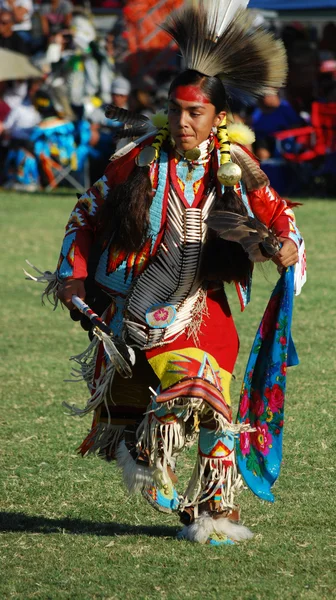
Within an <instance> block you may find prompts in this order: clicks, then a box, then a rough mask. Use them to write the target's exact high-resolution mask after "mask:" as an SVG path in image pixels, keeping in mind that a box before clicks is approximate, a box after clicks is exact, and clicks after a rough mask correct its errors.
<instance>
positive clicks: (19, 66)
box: [0, 48, 42, 81]
mask: <svg viewBox="0 0 336 600" xmlns="http://www.w3.org/2000/svg"><path fill="white" fill-rule="evenodd" d="M38 77H42V73H41V71H39V69H37V68H36V67H34V65H33V64H32V63H31V62H30V60H29V59H28V58H27V57H26V56H24V54H19V52H12V50H6V49H5V48H0V81H11V80H13V79H14V80H15V79H35V78H38Z"/></svg>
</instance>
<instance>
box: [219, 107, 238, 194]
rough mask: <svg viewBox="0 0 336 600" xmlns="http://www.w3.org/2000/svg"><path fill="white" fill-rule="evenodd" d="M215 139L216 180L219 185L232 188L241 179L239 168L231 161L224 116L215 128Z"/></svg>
mask: <svg viewBox="0 0 336 600" xmlns="http://www.w3.org/2000/svg"><path fill="white" fill-rule="evenodd" d="M217 139H218V141H219V152H220V166H219V169H218V171H217V179H218V181H219V183H220V184H221V185H224V186H229V187H233V186H234V185H236V183H238V181H240V179H241V177H242V172H241V168H240V167H239V166H238V165H237V164H236V163H234V162H232V161H231V156H230V141H229V136H228V133H227V127H226V116H225V117H224V119H223V120H222V122H221V124H220V125H219V127H218V128H217Z"/></svg>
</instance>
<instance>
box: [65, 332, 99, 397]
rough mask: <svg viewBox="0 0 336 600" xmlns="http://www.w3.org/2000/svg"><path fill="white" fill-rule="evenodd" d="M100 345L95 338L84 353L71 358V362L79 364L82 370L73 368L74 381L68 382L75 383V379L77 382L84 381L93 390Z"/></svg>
mask: <svg viewBox="0 0 336 600" xmlns="http://www.w3.org/2000/svg"><path fill="white" fill-rule="evenodd" d="M99 343H100V342H99V340H98V338H97V337H94V338H93V340H92V342H90V344H89V345H88V347H87V348H86V349H85V350H84V352H81V353H80V354H76V355H75V356H71V357H70V359H69V360H70V361H74V362H75V363H77V364H78V365H79V367H80V368H79V369H75V368H73V369H72V370H71V377H72V379H71V380H66V381H73V380H74V379H75V380H77V381H83V380H84V381H86V383H87V384H88V387H89V389H92V381H93V378H94V374H95V370H96V360H97V353H98V349H99Z"/></svg>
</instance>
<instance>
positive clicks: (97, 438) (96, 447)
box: [85, 423, 126, 456]
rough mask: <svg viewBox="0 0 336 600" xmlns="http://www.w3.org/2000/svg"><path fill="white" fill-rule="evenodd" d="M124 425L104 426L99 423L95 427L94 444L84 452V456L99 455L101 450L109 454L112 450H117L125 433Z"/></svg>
mask: <svg viewBox="0 0 336 600" xmlns="http://www.w3.org/2000/svg"><path fill="white" fill-rule="evenodd" d="M125 427H126V426H125V425H106V424H105V423H99V424H98V425H96V427H95V432H94V443H93V445H92V446H91V448H89V450H88V451H87V452H86V454H85V456H87V455H89V454H97V453H98V454H99V452H101V451H103V450H107V452H108V453H111V452H112V450H113V448H115V449H116V448H117V446H118V445H119V443H120V441H121V439H122V437H123V435H124V431H125Z"/></svg>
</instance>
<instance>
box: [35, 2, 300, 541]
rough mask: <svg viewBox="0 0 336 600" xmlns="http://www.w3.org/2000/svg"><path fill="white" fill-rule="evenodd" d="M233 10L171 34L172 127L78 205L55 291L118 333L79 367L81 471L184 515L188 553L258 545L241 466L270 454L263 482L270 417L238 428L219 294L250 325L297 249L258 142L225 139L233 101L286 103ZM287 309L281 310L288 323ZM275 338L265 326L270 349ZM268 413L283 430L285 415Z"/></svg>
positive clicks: (199, 6) (279, 77)
mask: <svg viewBox="0 0 336 600" xmlns="http://www.w3.org/2000/svg"><path fill="white" fill-rule="evenodd" d="M239 4H241V3H239ZM227 6H228V7H231V8H232V2H229V3H226V2H220V3H218V2H217V1H214V2H213V3H212V2H203V1H201V0H200V1H199V2H198V3H195V2H191V3H187V7H185V8H182V9H180V10H178V11H176V12H175V13H173V14H172V15H171V16H170V17H169V19H168V21H167V22H166V23H165V24H164V29H165V30H166V31H168V33H169V34H170V35H171V36H172V37H173V38H174V39H175V41H176V42H177V44H178V45H179V48H180V50H181V52H182V55H183V58H184V63H185V65H186V70H185V71H183V72H182V73H180V74H179V75H178V76H177V77H176V79H175V80H174V81H173V83H172V84H171V87H170V90H169V105H168V115H167V117H166V116H165V115H163V117H162V118H163V122H162V123H161V125H160V124H159V123H158V121H157V120H155V124H156V127H157V130H156V132H155V133H154V134H153V132H150V133H148V134H146V133H145V134H144V135H142V136H141V137H140V138H138V140H137V141H135V142H133V143H131V144H129V145H128V146H127V147H126V148H123V149H122V150H120V151H119V152H118V153H117V154H115V155H114V156H113V157H112V158H111V161H110V163H109V164H108V166H107V168H106V170H105V173H104V175H103V176H102V177H101V179H99V180H98V181H97V182H96V183H95V184H94V185H93V186H92V187H91V188H90V189H89V190H88V192H87V193H85V194H83V195H82V196H81V197H80V198H79V200H78V203H77V205H76V207H75V209H74V210H73V212H72V213H71V216H70V219H69V222H68V224H67V227H66V235H65V238H64V242H63V246H62V250H61V254H60V259H59V263H58V266H57V271H56V274H55V275H49V276H47V278H48V280H49V285H48V288H47V290H46V291H47V294H53V295H54V298H55V300H56V302H57V299H60V300H61V301H62V303H63V304H64V305H65V306H67V308H69V309H70V310H71V311H72V314H76V313H74V309H75V306H81V303H80V300H82V301H83V300H85V302H87V304H88V305H90V306H91V308H93V310H94V311H95V312H96V313H98V314H99V315H101V316H102V318H103V320H104V322H105V323H106V324H107V325H108V326H109V327H110V328H111V330H112V331H113V336H114V337H113V340H114V342H115V344H113V343H111V344H110V346H108V344H107V341H106V334H104V335H105V338H104V337H103V334H102V333H101V331H99V329H97V328H95V329H94V330H93V332H92V331H91V339H92V342H91V344H90V346H89V348H88V350H87V352H85V353H83V354H82V355H81V356H79V357H77V358H76V360H77V362H78V363H79V364H80V365H81V372H82V375H83V377H84V379H85V380H86V381H87V383H88V386H89V389H90V392H91V396H90V398H89V400H88V402H87V406H86V407H85V408H84V409H79V408H76V407H73V406H72V407H71V408H72V410H73V411H74V412H75V413H76V414H79V415H84V414H86V413H89V412H92V411H93V414H94V416H93V423H92V429H91V431H90V433H89V435H88V436H87V437H86V439H85V440H84V441H83V443H82V444H81V446H80V451H81V453H82V455H83V456H84V455H87V454H90V453H92V452H94V453H97V454H98V455H100V456H102V457H104V458H106V459H107V460H111V459H117V462H118V465H119V467H120V468H121V470H122V473H123V477H124V481H125V483H126V485H127V487H128V489H129V491H130V492H141V493H142V494H143V496H144V497H145V498H146V499H147V500H148V501H149V502H150V504H152V505H153V506H154V507H155V508H157V509H158V510H160V511H162V512H166V513H169V512H174V511H176V512H177V513H178V514H179V516H180V519H181V522H182V524H183V525H184V527H183V529H182V532H181V534H180V537H183V538H185V539H188V540H191V541H197V542H201V543H209V544H214V545H218V544H225V543H234V542H235V541H240V540H243V539H248V538H250V537H252V533H251V531H250V530H249V529H248V528H247V527H245V526H244V525H242V524H241V523H239V519H240V515H239V507H238V505H237V494H238V493H239V491H240V489H241V487H242V477H241V474H240V472H239V469H238V467H237V457H238V458H239V456H240V459H241V460H240V463H241V464H242V465H243V459H244V457H245V458H246V455H247V451H246V448H247V445H248V444H249V443H250V442H251V447H252V446H253V448H254V449H255V453H256V452H257V451H258V450H261V451H262V450H265V452H264V455H263V456H264V458H262V456H261V459H260V461H259V462H258V465H259V467H258V468H259V470H260V469H261V465H262V466H263V467H265V468H266V467H267V464H266V460H265V454H266V452H267V449H268V450H269V447H270V445H271V444H270V443H269V441H270V439H271V438H270V436H271V434H270V433H269V430H267V432H268V433H267V432H266V428H265V427H266V426H264V423H263V421H262V413H265V415H266V414H269V413H267V409H268V408H269V406H268V405H267V406H266V404H265V406H264V405H263V408H264V410H263V411H262V412H260V411H259V412H255V413H253V414H254V415H255V417H256V418H253V416H252V413H251V416H250V417H249V418H247V417H246V415H247V414H248V410H247V406H246V394H245V396H244V397H243V399H242V401H241V405H240V413H239V415H240V417H239V419H238V422H236V423H235V422H233V419H232V410H231V403H230V391H229V387H230V379H231V375H232V371H233V368H234V365H235V361H236V358H237V353H238V345H239V343H238V336H237V332H236V329H235V325H234V322H233V319H232V316H231V312H230V308H229V306H228V302H227V298H226V295H225V291H224V287H223V282H227V283H234V284H235V285H236V288H237V292H238V296H239V299H240V302H241V306H242V309H243V308H244V307H245V305H246V304H247V302H248V300H249V290H250V283H251V274H252V268H253V262H254V261H257V260H265V259H267V258H270V257H271V256H273V260H274V262H275V263H276V264H277V265H278V268H279V269H280V270H283V276H282V279H281V281H283V282H285V277H286V275H285V274H286V273H289V272H290V269H291V266H292V265H294V264H295V263H296V262H297V260H298V249H299V247H300V244H301V236H300V234H299V232H298V230H297V228H296V225H295V219H294V215H293V212H292V210H291V209H290V208H289V207H288V205H287V204H286V202H285V201H284V200H283V199H281V198H280V197H279V196H278V194H277V193H276V192H275V191H274V190H273V189H272V188H271V187H270V186H269V182H268V179H267V177H266V176H265V174H264V173H263V172H262V171H261V169H260V167H259V164H258V162H257V161H256V159H255V158H254V157H253V156H252V155H251V154H250V153H249V152H248V151H247V150H245V149H244V145H243V144H244V143H251V132H250V131H249V130H247V129H246V128H244V126H238V128H237V126H232V127H227V125H226V114H227V111H228V104H229V103H228V91H227V90H228V89H229V87H230V86H231V87H232V86H233V87H234V88H235V89H236V90H238V91H239V92H241V93H246V94H250V95H254V96H256V95H258V94H262V93H264V90H265V89H266V88H267V87H270V86H272V87H279V86H280V85H281V84H282V83H283V81H284V79H285V75H286V60H285V52H284V50H283V48H282V46H281V44H280V43H279V41H276V40H274V39H273V37H272V35H271V34H269V33H267V32H265V31H263V30H260V29H253V28H251V23H250V21H249V17H248V15H247V11H246V10H242V9H239V10H237V6H236V7H235V8H236V12H235V11H233V12H232V10H231V11H230V10H229V9H227V10H226V7H227ZM110 112H112V113H113V114H114V115H115V117H116V118H118V119H119V120H120V119H124V121H125V124H126V127H127V129H126V131H127V136H129V135H130V129H129V126H130V124H131V125H132V126H133V129H132V132H133V133H134V134H135V133H138V134H139V133H142V132H144V131H145V129H146V124H144V117H142V116H140V117H139V118H140V121H137V120H136V116H135V115H130V114H129V113H128V112H127V111H121V110H120V109H119V110H117V109H113V108H112V109H111V111H110ZM125 135H126V133H125ZM244 140H245V141H244ZM230 215H231V216H230ZM208 224H209V225H211V226H210V227H208ZM271 230H272V231H271ZM251 236H252V237H251ZM223 238H224V239H223ZM252 238H253V243H252V244H251V239H252ZM232 240H233V241H232ZM279 242H280V245H278V243H279ZM244 246H245V249H244ZM280 246H281V248H280ZM279 248H280V250H279ZM281 298H282V296H281V294H277V296H276V299H275V300H276V301H275V300H272V301H271V307H274V306H276V308H277V310H280V311H281V310H287V309H288V306H289V304H288V302H287V304H286V305H285V304H284V303H283V302H282V300H281ZM78 299H80V300H78ZM286 307H287V308H286ZM77 314H78V313H77ZM272 314H273V313H272ZM273 316H274V315H273ZM286 318H287V317H286ZM289 321H290V319H289V320H288V319H287V321H284V322H286V323H288V322H289ZM279 322H280V321H279ZM279 322H278V323H277V325H279ZM281 323H282V321H281ZM264 325H265V324H264ZM274 327H275V323H274ZM270 330H271V325H270V319H268V330H267V336H268V337H267V336H264V339H265V340H266V341H267V339H268V338H269V334H270ZM287 331H288V336H287V338H288V339H289V333H290V332H289V330H287ZM92 333H93V334H95V335H93V336H92ZM264 333H265V326H264ZM97 336H98V337H97ZM107 337H108V336H107ZM282 337H283V339H284V338H285V336H284V335H283V336H282ZM274 339H275V338H274ZM282 341H283V340H282ZM267 343H268V342H267ZM260 347H261V346H260ZM258 348H259V346H258ZM285 353H286V352H285ZM267 355H271V352H270V351H268V352H267ZM256 356H257V354H256ZM286 356H287V354H286ZM286 360H287V359H285V358H283V364H285V362H286ZM121 363H123V364H124V366H125V365H126V369H121V368H120V364H121ZM277 364H278V363H277ZM286 364H287V362H286ZM257 367H258V365H257ZM257 367H256V369H255V373H256V374H257V372H258V368H257ZM279 368H280V367H279ZM266 371H267V377H268V376H269V373H270V370H269V369H265V372H266ZM250 372H252V371H250ZM130 374H132V377H131V378H129V377H128V375H130ZM272 374H273V375H274V376H276V375H277V372H276V368H275V367H274V368H273V371H272ZM273 375H272V377H273ZM251 377H252V376H251ZM252 381H253V380H252ZM261 381H262V377H261V376H259V375H258V382H259V383H258V385H259V384H260V382H261ZM266 383H267V385H268V386H269V385H271V384H270V380H269V378H268V379H267V380H266ZM249 385H250V384H249ZM256 385H257V384H256ZM272 385H273V384H272ZM274 385H275V384H274ZM250 388H251V385H250ZM283 388H284V386H283ZM283 388H282V389H283ZM265 389H266V388H265ZM267 389H268V388H267ZM270 389H271V391H272V390H273V387H271V388H270ZM246 393H247V392H246ZM256 393H257V389H256V387H255V388H254V389H253V390H251V389H249V394H250V395H253V394H254V395H256ZM265 393H266V392H265ZM270 397H271V398H272V400H270V403H271V404H272V402H273V405H274V404H275V403H274V398H273V396H272V395H271V396H270ZM250 400H251V402H250V409H252V410H253V406H254V405H253V398H248V401H250ZM242 402H243V410H242ZM265 402H266V400H265ZM244 403H245V404H244ZM273 405H272V406H273ZM279 406H280V405H279ZM279 406H278V408H279ZM244 407H245V408H244ZM273 408H274V413H272V415H275V414H276V415H277V418H278V417H279V415H280V408H281V407H280V408H279V410H278V412H277V413H275V407H273ZM272 418H273V417H272ZM274 418H275V417H274ZM278 420H279V419H278ZM278 427H279V428H280V429H281V427H282V426H281V424H279V425H278ZM280 429H279V432H280ZM267 435H268V437H267ZM262 436H264V437H262ZM262 440H264V441H262ZM194 441H197V443H198V453H197V461H196V465H195V468H194V471H193V473H192V475H191V478H190V481H189V483H188V486H187V489H186V490H185V491H184V492H182V493H181V492H180V493H179V492H178V491H177V487H178V486H177V475H176V468H177V461H178V457H179V455H180V453H181V452H182V451H183V449H184V448H185V447H186V446H189V445H190V444H191V443H193V442H194ZM258 444H259V446H258ZM263 444H264V445H263ZM238 455H239V456H238ZM254 456H256V454H254ZM242 468H243V467H242ZM256 470H257V467H255V469H254V473H255V472H256ZM244 478H245V480H247V479H248V477H244ZM261 481H263V480H262V477H261ZM250 487H253V486H251V485H250Z"/></svg>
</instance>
